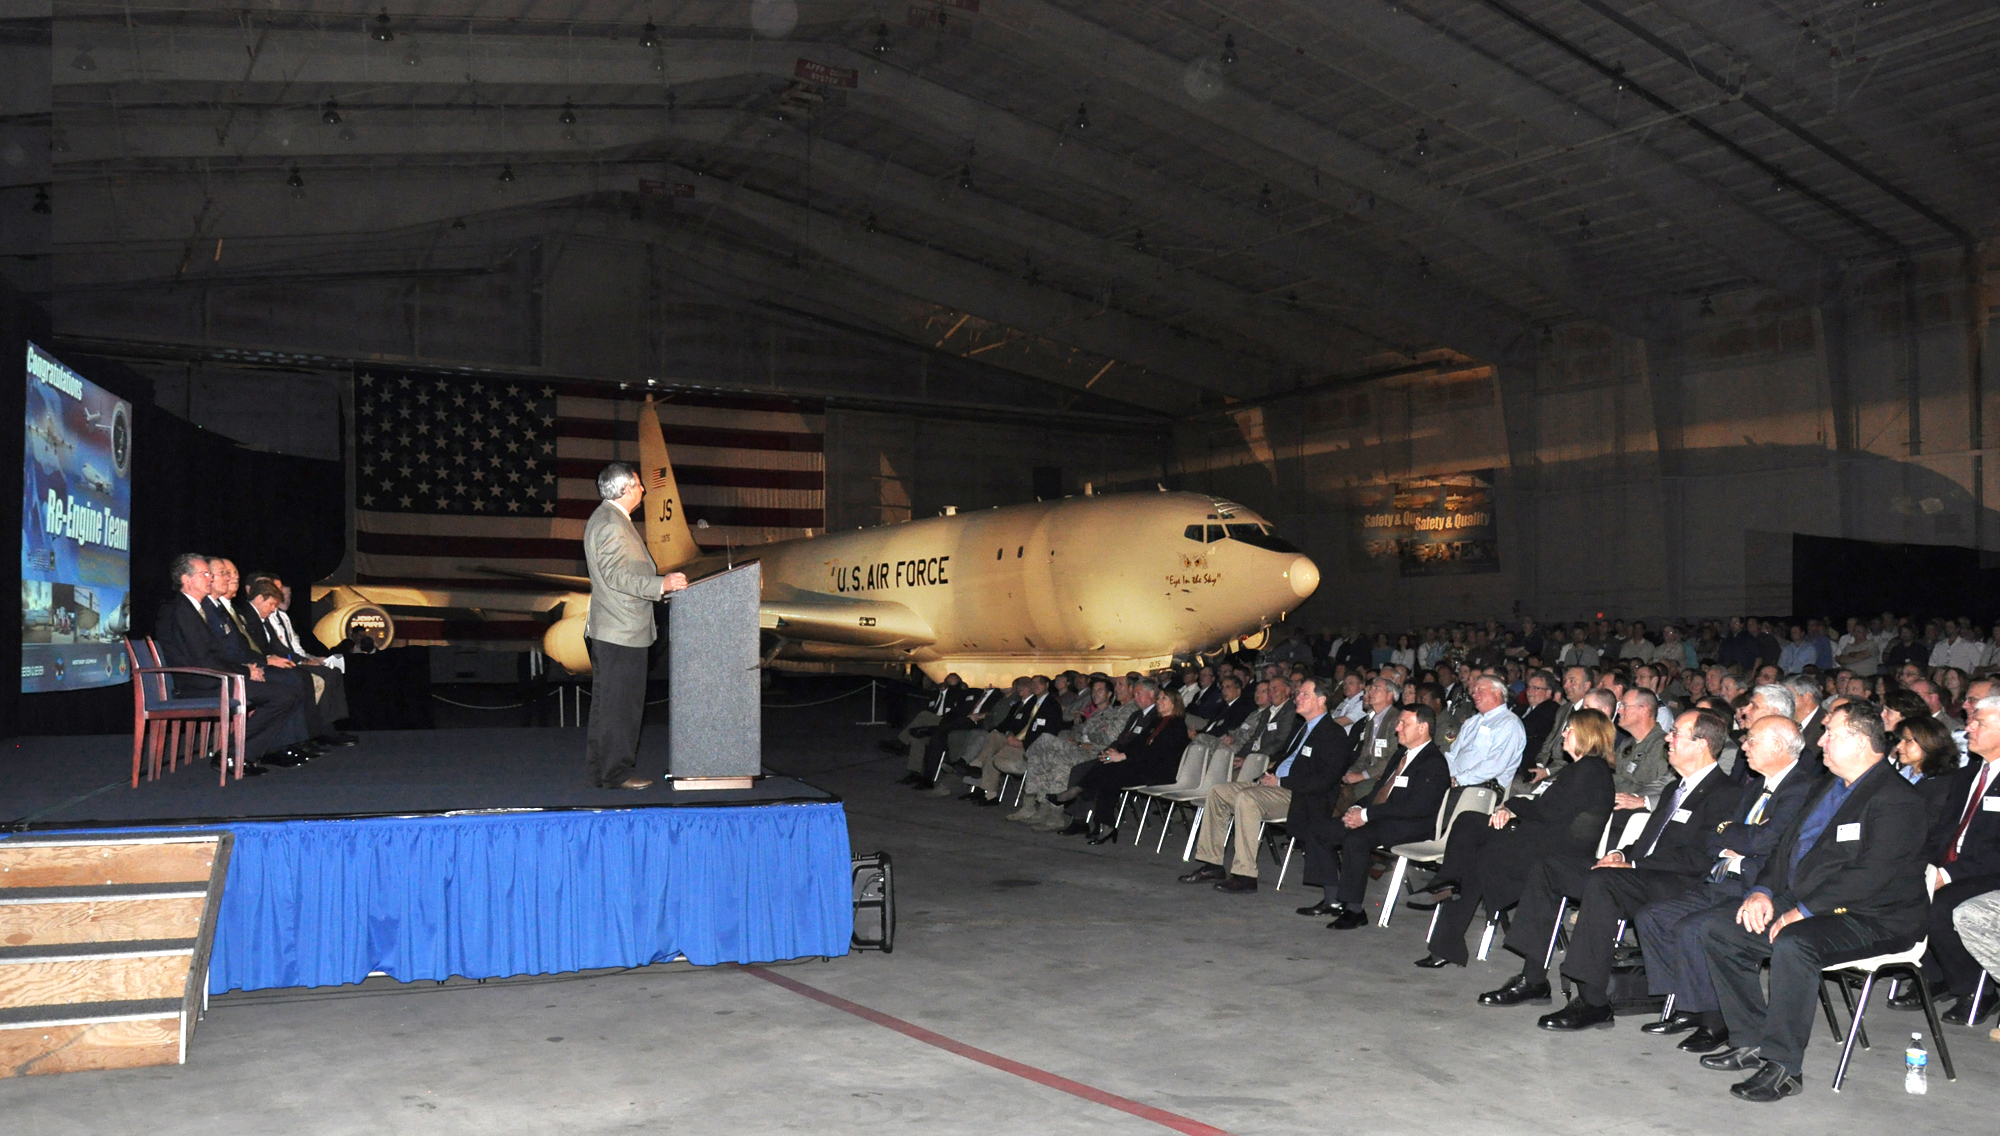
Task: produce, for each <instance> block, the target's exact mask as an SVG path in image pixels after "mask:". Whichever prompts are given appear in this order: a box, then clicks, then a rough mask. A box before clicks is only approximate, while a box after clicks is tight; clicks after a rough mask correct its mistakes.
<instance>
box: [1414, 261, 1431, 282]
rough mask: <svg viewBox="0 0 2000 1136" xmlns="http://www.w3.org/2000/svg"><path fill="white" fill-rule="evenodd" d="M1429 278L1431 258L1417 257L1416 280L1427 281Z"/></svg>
mask: <svg viewBox="0 0 2000 1136" xmlns="http://www.w3.org/2000/svg"><path fill="white" fill-rule="evenodd" d="M1430 278H1431V258H1430V257H1427V256H1420V257H1418V258H1417V279H1419V280H1429V279H1430Z"/></svg>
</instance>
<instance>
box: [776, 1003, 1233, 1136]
mask: <svg viewBox="0 0 2000 1136" xmlns="http://www.w3.org/2000/svg"><path fill="white" fill-rule="evenodd" d="M743 969H744V970H746V971H748V972H750V973H751V974H754V975H756V976H757V977H758V978H761V979H763V980H764V981H766V982H769V983H771V984H772V985H773V986H782V987H784V988H785V989H787V990H789V991H791V992H792V993H794V994H803V995H805V996H806V997H808V998H811V999H812V1000H813V1001H815V1002H819V1003H822V1004H824V1005H828V1006H832V1007H833V1008H834V1009H836V1010H843V1011H845V1012H847V1013H850V1014H853V1015H854V1016H855V1017H857V1018H861V1019H862V1020H864V1021H870V1022H874V1023H875V1024H876V1025H878V1026H881V1027H883V1028H884V1029H892V1030H895V1031H896V1032H897V1033H900V1034H902V1035H903V1036H905V1037H913V1038H915V1039H917V1040H918V1041H921V1042H923V1043H924V1044H925V1045H933V1046H936V1047H937V1048H939V1049H942V1050H944V1051H945V1052H946V1053H955V1054H957V1055H958V1056H960V1057H963V1058H965V1059H966V1060H968V1061H977V1062H979V1063H980V1064H981V1065H987V1066H991V1067H992V1068H995V1069H998V1070H1000V1071H1001V1072H1003V1073H1012V1074H1014V1075H1015V1076H1016V1077H1020V1078H1022V1079H1024V1080H1029V1081H1033V1082H1034V1083H1036V1084H1038V1085H1046V1086H1048V1087H1049V1088H1051V1089H1055V1090H1057V1091H1059V1092H1065V1093H1068V1094H1069V1095H1071V1096H1073V1097H1081V1098H1083V1099H1084V1100H1087V1101H1089V1102H1091V1103H1092V1104H1101V1105H1103V1106H1104V1107H1106V1108H1115V1109H1117V1110H1118V1111H1119V1112H1128V1113H1131V1114H1132V1115H1133V1116H1136V1117H1138V1118H1139V1119H1141V1120H1150V1121H1152V1122H1153V1123H1155V1124H1158V1125H1161V1126H1163V1127H1166V1128H1171V1129H1173V1130H1174V1131H1176V1132H1182V1133H1186V1134H1187V1136H1230V1134H1229V1133H1227V1132H1225V1131H1223V1130H1222V1129H1220V1128H1215V1127H1211V1126H1210V1125H1207V1124H1203V1123H1202V1122H1201V1121H1199V1120H1190V1119H1188V1118H1187V1117H1185V1116H1181V1115H1179V1114H1178V1113H1172V1112H1168V1111H1167V1110H1165V1109H1161V1108H1154V1107H1153V1106H1152V1105H1149V1104H1140V1103H1139V1102H1138V1101H1135V1100H1130V1099H1128V1098H1126V1097H1121V1096H1119V1095H1118V1094H1116V1093H1107V1092H1105V1091H1104V1090H1103V1089H1096V1088H1092V1087H1091V1086H1089V1085H1086V1084H1084V1083H1083V1082H1081V1081H1072V1080H1070V1079H1069V1078H1068V1077H1060V1076H1057V1075H1056V1074H1054V1073H1051V1072H1049V1071H1048V1070H1046V1069H1037V1068H1035V1067H1034V1066H1033V1065H1023V1064H1022V1063H1020V1062H1019V1061H1015V1060H1013V1059H1011V1058H1007V1057H1002V1056H1000V1055H999V1054H997V1053H988V1052H987V1051H986V1050H984V1049H980V1048H978V1047H977V1046H971V1045H967V1044H965V1043H964V1042H962V1041H953V1040H952V1039H951V1038H948V1037H946V1036H944V1035H943V1034H941V1033H934V1032H932V1031H930V1030H927V1029H925V1028H924V1027H922V1026H920V1025H914V1024H912V1023H910V1022H906V1021H904V1020H903V1019H901V1018H898V1017H894V1016H892V1015H889V1014H885V1013H883V1012H882V1011H880V1010H871V1009H869V1008H868V1007H866V1006H863V1005H861V1004H860V1003H859V1002H850V1001H848V1000H847V999H845V998H841V997H838V996H836V995H833V994H828V993H827V992H826V991H824V990H820V989H817V988H815V987H812V986H807V985H806V984H805V983H803V982H799V981H796V980H794V979H790V978H786V977H785V976H784V975H782V974H774V973H772V972H771V971H768V970H765V969H764V968H763V967H761V966H745V967H744V968H743Z"/></svg>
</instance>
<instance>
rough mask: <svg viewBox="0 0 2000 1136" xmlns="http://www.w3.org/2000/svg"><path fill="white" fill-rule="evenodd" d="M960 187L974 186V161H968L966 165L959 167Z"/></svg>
mask: <svg viewBox="0 0 2000 1136" xmlns="http://www.w3.org/2000/svg"><path fill="white" fill-rule="evenodd" d="M958 188H960V189H971V188H972V163H970V162H967V163H966V164H965V165H962V166H960V167H958Z"/></svg>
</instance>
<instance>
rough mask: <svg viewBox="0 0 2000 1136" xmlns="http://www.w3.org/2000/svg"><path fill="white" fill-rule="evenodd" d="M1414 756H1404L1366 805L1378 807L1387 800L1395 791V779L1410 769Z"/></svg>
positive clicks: (1383, 779)
mask: <svg viewBox="0 0 2000 1136" xmlns="http://www.w3.org/2000/svg"><path fill="white" fill-rule="evenodd" d="M1416 756H1417V755H1416V754H1414V753H1412V754H1409V755H1407V756H1405V757H1404V758H1403V760H1402V762H1401V763H1400V764H1398V765H1397V766H1396V769H1395V771H1394V772H1392V773H1390V774H1389V775H1388V776H1386V777H1384V778H1382V784H1381V785H1380V786H1378V787H1377V788H1376V790H1375V795H1374V796H1373V797H1370V798H1368V803H1369V804H1371V805H1379V804H1381V803H1382V802H1384V801H1386V800H1388V799H1389V794H1391V793H1393V792H1395V791H1396V778H1398V777H1401V776H1402V775H1403V770H1405V769H1408V768H1409V767H1410V762H1411V761H1412V760H1414V759H1415V758H1416Z"/></svg>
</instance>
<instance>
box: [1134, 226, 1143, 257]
mask: <svg viewBox="0 0 2000 1136" xmlns="http://www.w3.org/2000/svg"><path fill="white" fill-rule="evenodd" d="M1132 251H1133V252H1145V251H1146V230H1144V229H1134V230H1132Z"/></svg>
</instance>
